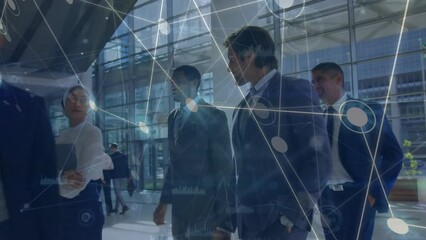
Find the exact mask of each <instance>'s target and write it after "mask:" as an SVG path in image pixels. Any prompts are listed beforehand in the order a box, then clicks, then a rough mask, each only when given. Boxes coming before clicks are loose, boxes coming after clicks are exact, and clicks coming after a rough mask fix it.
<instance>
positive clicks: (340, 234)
mask: <svg viewBox="0 0 426 240" xmlns="http://www.w3.org/2000/svg"><path fill="white" fill-rule="evenodd" d="M342 188H343V189H342ZM342 188H340V187H336V188H335V189H334V190H332V189H331V188H329V187H328V186H327V187H326V188H325V190H324V191H323V193H322V195H321V198H320V201H319V206H320V211H321V223H322V227H323V230H324V235H325V238H326V239H327V240H356V239H359V240H370V239H371V237H372V235H373V229H374V220H375V216H376V209H374V208H372V207H371V205H370V203H369V202H368V200H367V199H366V189H365V187H363V186H362V185H359V184H356V183H345V184H343V185H342ZM336 190H337V191H336ZM364 203H365V210H364V211H363V206H364ZM360 226H361V229H360V230H359V227H360ZM358 232H359V237H357V236H358Z"/></svg>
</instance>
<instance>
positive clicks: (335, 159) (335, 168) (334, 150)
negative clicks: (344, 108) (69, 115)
mask: <svg viewBox="0 0 426 240" xmlns="http://www.w3.org/2000/svg"><path fill="white" fill-rule="evenodd" d="M347 99H348V96H347V95H346V93H345V94H344V95H343V96H342V97H341V98H340V99H339V100H337V101H336V102H335V103H334V104H333V105H332V106H331V107H333V109H334V110H335V111H336V113H339V110H340V106H341V105H342V104H344V103H345V102H346V100H347ZM333 118H334V121H333V123H334V126H333V139H332V141H333V143H332V146H331V156H332V169H331V175H330V180H328V184H343V183H346V182H353V179H352V178H351V176H349V174H348V172H347V171H346V170H345V168H344V167H343V165H342V162H341V160H340V156H339V137H338V136H339V130H340V125H341V123H342V122H341V120H340V118H339V116H337V115H335V116H333ZM325 121H327V118H325ZM326 125H327V123H326Z"/></svg>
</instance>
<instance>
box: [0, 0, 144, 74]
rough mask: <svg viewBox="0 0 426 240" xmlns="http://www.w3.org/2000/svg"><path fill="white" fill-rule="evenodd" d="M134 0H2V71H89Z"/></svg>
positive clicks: (11, 72)
mask: <svg viewBox="0 0 426 240" xmlns="http://www.w3.org/2000/svg"><path fill="white" fill-rule="evenodd" d="M135 3H136V0H0V7H1V19H0V71H1V72H2V73H3V75H23V76H27V77H29V78H51V79H59V78H64V77H67V76H71V75H76V74H77V73H81V72H84V71H86V70H87V69H88V68H89V67H90V65H91V64H92V63H93V61H94V60H95V58H96V57H97V55H98V54H99V52H100V51H101V50H102V49H103V48H104V46H105V44H106V42H107V41H108V40H109V39H110V38H111V36H112V34H113V33H114V31H115V30H116V28H117V27H118V26H119V25H120V23H121V22H122V19H124V17H125V16H126V15H127V13H128V12H129V11H130V10H131V9H132V8H133V5H134V4H135Z"/></svg>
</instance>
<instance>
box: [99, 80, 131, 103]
mask: <svg viewBox="0 0 426 240" xmlns="http://www.w3.org/2000/svg"><path fill="white" fill-rule="evenodd" d="M126 90H127V84H124V85H121V86H120V85H118V86H115V87H110V88H107V89H105V100H104V101H105V102H104V105H105V107H108V106H116V105H122V104H124V103H126V102H127V98H128V96H127V91H126Z"/></svg>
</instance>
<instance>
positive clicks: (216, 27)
mask: <svg viewBox="0 0 426 240" xmlns="http://www.w3.org/2000/svg"><path fill="white" fill-rule="evenodd" d="M0 6H1V7H2V8H1V9H2V13H1V18H0V74H1V75H0V76H1V78H0V82H1V81H5V82H8V83H10V84H12V85H14V86H17V87H19V88H22V89H24V90H25V91H27V92H29V93H31V94H34V95H38V96H41V97H43V98H44V100H45V102H46V105H47V111H48V115H49V120H50V123H51V126H52V130H53V134H54V136H58V135H59V133H60V132H61V131H62V130H63V129H65V128H67V127H68V119H67V117H66V116H65V115H64V112H63V109H62V104H61V102H62V101H63V95H64V91H65V90H66V89H68V88H69V87H70V86H73V85H75V84H82V85H84V86H85V87H86V88H87V89H90V91H91V93H93V96H92V98H93V99H91V103H93V105H91V107H92V110H91V113H90V117H91V119H92V121H93V124H94V125H95V126H97V127H98V128H99V129H100V130H101V132H102V135H103V144H104V148H105V151H106V153H109V144H110V143H117V144H118V145H119V146H120V151H122V152H123V153H125V154H127V156H128V159H129V167H130V174H131V176H132V178H133V180H134V182H135V184H136V191H135V193H134V194H133V196H129V195H128V194H127V191H126V189H123V194H124V196H125V199H126V201H128V203H129V207H130V209H129V211H127V212H126V213H125V214H122V215H120V214H115V213H113V214H111V215H110V216H106V215H105V224H104V227H103V234H102V235H103V239H105V240H115V239H127V240H132V239H153V240H154V239H159V240H160V239H173V238H172V235H171V213H170V211H168V212H167V215H166V224H165V225H163V226H156V225H155V224H154V222H153V212H154V209H155V207H156V205H157V204H158V202H159V199H160V193H161V190H162V187H163V183H164V180H165V177H166V173H167V169H168V166H169V159H170V153H169V141H168V122H167V121H168V115H169V113H170V112H171V111H172V110H173V109H174V108H176V107H177V106H178V103H176V102H174V100H173V96H172V92H171V90H170V89H171V80H170V78H171V73H172V72H173V70H174V69H175V68H177V67H179V66H181V65H192V66H194V67H196V68H197V69H198V70H199V71H200V73H201V83H200V86H199V90H198V95H199V96H200V97H202V98H203V99H204V100H205V101H206V102H208V103H210V104H213V105H215V106H217V107H218V108H219V109H221V110H223V111H224V112H225V113H226V116H227V119H228V126H229V127H231V126H232V115H233V111H234V109H235V107H236V106H237V105H238V103H239V102H240V101H241V100H242V99H243V98H244V96H245V94H246V93H247V91H248V88H249V87H248V86H247V85H245V86H242V87H238V86H237V85H236V84H235V83H234V80H233V76H232V74H231V73H230V72H228V69H227V67H228V55H227V54H228V53H227V49H226V47H225V46H224V44H223V43H224V41H225V39H226V37H227V36H228V34H230V33H232V32H235V31H236V30H238V29H239V28H241V27H242V26H245V25H255V26H260V27H262V28H264V29H266V30H267V31H268V32H269V34H270V36H271V37H272V38H273V40H274V42H275V47H276V49H277V52H276V57H277V59H278V71H279V72H280V73H282V74H284V75H285V76H291V77H296V78H301V79H305V80H307V81H311V80H312V76H311V69H312V68H313V67H314V66H316V65H317V64H319V63H322V62H335V63H337V64H339V65H340V66H341V67H342V69H343V72H344V76H345V79H344V87H345V91H346V93H347V94H348V95H350V96H353V97H355V98H360V99H363V100H368V101H375V102H378V103H379V104H380V105H381V107H382V108H383V109H385V114H386V117H387V119H388V120H389V122H390V125H391V127H392V130H393V132H394V134H395V136H396V138H397V140H398V142H399V143H400V145H401V148H402V150H403V152H404V156H405V158H404V160H403V164H402V170H401V172H400V174H399V176H398V178H397V180H396V182H395V185H394V188H393V189H392V191H391V194H390V195H389V197H388V199H387V200H388V203H389V208H390V211H389V212H388V213H380V214H377V215H376V219H375V228H374V234H373V239H377V240H382V239H389V240H390V239H398V240H399V239H407V240H416V239H424V238H425V237H424V236H425V235H426V166H425V163H426V70H425V69H426V21H425V19H426V1H424V0H344V1H343V0H54V1H52V0H0ZM0 104H3V103H0ZM323 105H324V104H323ZM0 117H2V118H3V117H5V116H0ZM113 199H115V194H113ZM100 200H101V201H102V202H103V203H105V199H104V197H103V194H102V193H101V199H100ZM103 208H104V209H105V205H103ZM395 220H397V222H396V223H395ZM322 231H323V230H322V228H321V220H320V216H319V214H318V209H316V211H315V214H314V221H313V224H312V231H311V232H310V233H309V235H308V239H310V240H311V239H312V240H313V239H324V234H323V232H322ZM232 239H238V235H237V234H236V233H234V234H233V235H232Z"/></svg>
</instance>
